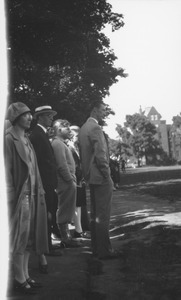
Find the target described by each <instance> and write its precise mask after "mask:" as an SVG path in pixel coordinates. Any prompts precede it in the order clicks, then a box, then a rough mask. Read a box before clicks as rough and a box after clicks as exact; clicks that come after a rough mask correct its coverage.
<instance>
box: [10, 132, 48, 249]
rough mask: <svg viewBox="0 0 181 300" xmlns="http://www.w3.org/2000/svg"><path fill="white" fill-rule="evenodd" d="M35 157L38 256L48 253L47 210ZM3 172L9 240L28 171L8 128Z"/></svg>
mask: <svg viewBox="0 0 181 300" xmlns="http://www.w3.org/2000/svg"><path fill="white" fill-rule="evenodd" d="M32 150H33V147H32ZM33 152H34V150H33ZM34 156H35V177H36V183H37V184H36V186H35V209H36V214H35V224H34V225H35V227H34V236H35V251H36V252H37V254H41V253H47V252H48V251H49V250H48V240H47V210H46V203H45V198H44V189H43V186H42V182H41V178H40V175H39V170H38V165H37V160H36V155H35V152H34ZM5 170H6V186H7V200H8V210H9V230H10V234H11V236H12V237H16V234H17V231H18V224H19V222H18V218H19V210H20V207H21V203H22V199H23V198H24V196H25V192H26V191H25V185H26V180H27V178H28V174H29V169H28V164H27V161H26V153H25V150H24V147H23V145H22V142H21V140H20V138H19V136H18V135H17V134H16V132H15V130H14V128H13V127H11V128H9V129H8V130H7V131H6V134H5ZM13 243H15V241H14V242H12V244H13ZM10 246H11V251H12V252H13V245H10Z"/></svg>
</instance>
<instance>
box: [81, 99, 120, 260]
mask: <svg viewBox="0 0 181 300" xmlns="http://www.w3.org/2000/svg"><path fill="white" fill-rule="evenodd" d="M105 115H106V106H105V105H104V104H103V103H102V102H101V103H100V102H97V103H95V105H94V107H93V108H92V110H91V114H90V117H89V118H88V119H87V121H86V122H85V124H84V125H83V126H82V127H81V129H80V133H79V143H80V155H81V161H82V170H83V175H84V178H85V180H86V181H87V182H88V183H89V186H90V197H91V243H92V251H93V256H96V257H97V258H99V259H111V258H117V257H118V255H119V253H117V252H116V251H113V249H112V246H111V242H110V237H109V222H110V212H111V199H112V191H113V182H112V179H111V175H110V168H109V153H108V146H107V142H106V139H105V136H104V133H103V131H102V129H101V127H100V125H99V123H101V122H102V121H103V119H104V117H105Z"/></svg>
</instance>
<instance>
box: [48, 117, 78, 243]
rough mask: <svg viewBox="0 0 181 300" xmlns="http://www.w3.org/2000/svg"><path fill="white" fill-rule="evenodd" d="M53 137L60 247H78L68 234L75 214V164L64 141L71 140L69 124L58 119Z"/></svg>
mask: <svg viewBox="0 0 181 300" xmlns="http://www.w3.org/2000/svg"><path fill="white" fill-rule="evenodd" d="M53 129H54V133H55V137H54V138H53V140H52V148H53V151H54V155H55V160H56V167H57V175H58V185H57V189H56V190H57V195H58V209H57V216H56V217H57V224H58V227H59V230H60V234H61V242H62V245H63V246H65V247H66V248H70V247H79V246H81V243H80V242H79V241H74V240H73V239H72V236H71V234H70V230H69V224H70V223H71V222H72V220H73V217H74V214H75V204H76V176H75V162H74V158H73V156H72V152H71V150H70V148H69V147H68V145H67V143H66V141H67V140H69V139H70V138H71V130H70V124H69V122H68V121H67V120H61V119H58V120H56V121H55V122H54V124H53Z"/></svg>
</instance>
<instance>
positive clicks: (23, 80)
mask: <svg viewBox="0 0 181 300" xmlns="http://www.w3.org/2000/svg"><path fill="white" fill-rule="evenodd" d="M6 14H7V42H8V49H9V50H8V61H9V94H10V102H15V101H23V102H25V103H26V104H28V105H29V106H30V107H31V108H32V109H33V108H34V107H35V106H37V105H43V104H49V105H52V106H54V108H55V109H56V110H57V111H58V115H60V116H61V117H64V118H67V119H69V120H70V121H71V122H75V123H77V124H79V125H80V123H82V122H83V121H84V120H85V118H86V117H87V114H88V113H89V110H90V105H91V104H92V102H94V101H97V100H102V99H103V98H104V97H105V96H106V95H107V94H109V88H110V86H111V85H112V84H114V83H116V82H117V80H118V77H126V74H125V73H124V70H123V69H122V68H116V67H114V61H115V60H116V59H117V57H116V56H115V54H114V52H113V50H111V48H110V41H109V39H108V38H107V37H106V36H105V34H104V33H103V32H102V29H103V28H104V27H105V25H106V24H109V25H110V26H112V30H113V31H114V30H118V29H119V28H121V27H122V26H123V25H124V22H123V16H122V15H121V14H116V13H114V12H112V6H111V5H110V4H109V3H107V2H106V0H99V1H98V0H68V1H67V0H61V1H60V0H38V1H37V0H28V1H24V0H7V1H6ZM109 112H110V113H111V109H110V111H109Z"/></svg>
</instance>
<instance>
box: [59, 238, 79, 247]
mask: <svg viewBox="0 0 181 300" xmlns="http://www.w3.org/2000/svg"><path fill="white" fill-rule="evenodd" d="M60 246H61V247H62V248H78V247H81V246H82V243H81V241H74V240H73V239H68V240H66V241H61V245H60Z"/></svg>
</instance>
